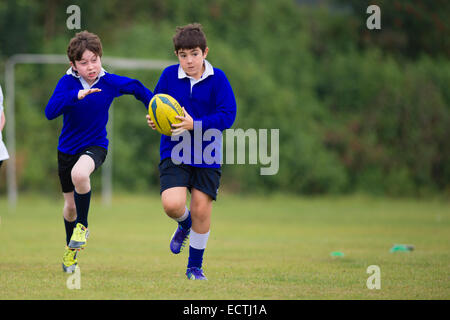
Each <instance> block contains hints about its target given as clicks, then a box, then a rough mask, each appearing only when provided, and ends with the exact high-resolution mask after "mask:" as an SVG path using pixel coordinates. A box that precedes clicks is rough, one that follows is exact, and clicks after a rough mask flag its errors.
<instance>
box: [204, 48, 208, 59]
mask: <svg viewBox="0 0 450 320" xmlns="http://www.w3.org/2000/svg"><path fill="white" fill-rule="evenodd" d="M208 52H209V48H208V47H206V48H205V52H203V59H206V56H207V55H208Z"/></svg>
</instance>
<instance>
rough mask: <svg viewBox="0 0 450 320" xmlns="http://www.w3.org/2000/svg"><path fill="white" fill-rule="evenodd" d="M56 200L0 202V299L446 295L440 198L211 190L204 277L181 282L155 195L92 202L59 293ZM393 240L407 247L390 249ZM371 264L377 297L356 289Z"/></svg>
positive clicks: (448, 208) (449, 261)
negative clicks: (77, 280)
mask: <svg viewBox="0 0 450 320" xmlns="http://www.w3.org/2000/svg"><path fill="white" fill-rule="evenodd" d="M61 198H62V197H61ZM61 198H57V199H54V200H52V199H48V198H47V199H39V198H37V197H32V196H26V197H21V198H19V203H18V206H17V209H16V210H15V211H11V210H10V209H8V207H7V205H6V199H5V198H4V197H3V198H2V199H1V200H0V219H1V221H0V242H1V243H2V246H1V248H0V299H154V300H169V299H187V300H190V299H220V300H222V299H231V300H241V299H275V300H278V299H282V300H298V299H449V298H450V278H449V277H450V272H449V271H450V205H449V203H448V202H445V201H437V200H436V201H431V200H429V201H416V200H392V199H385V198H369V197H362V196H352V197H340V198H331V197H326V198H294V197H287V196H273V197H237V196H231V195H222V196H221V197H220V199H219V201H218V202H217V203H215V204H214V209H213V218H212V228H211V235H210V238H209V242H208V247H207V251H206V255H205V262H204V269H205V273H206V275H207V277H208V278H209V280H208V281H188V280H186V279H185V275H184V272H185V267H186V262H187V256H188V255H187V253H188V250H186V249H185V250H184V251H183V252H182V253H181V254H179V255H173V254H171V253H170V252H169V247H168V246H169V238H170V236H171V235H172V233H173V231H174V229H175V226H176V225H175V223H174V222H173V220H170V219H169V218H167V217H166V216H165V214H164V213H163V211H162V209H161V204H160V200H159V197H157V196H156V195H151V196H120V195H117V196H115V197H114V199H113V203H112V206H110V207H105V206H103V205H102V204H101V201H100V199H99V198H93V200H92V202H91V203H92V204H91V211H90V215H89V227H90V232H91V236H90V238H89V242H88V246H87V248H86V249H85V250H84V251H82V252H81V253H80V255H79V265H80V270H81V289H80V290H69V289H68V288H67V286H66V281H67V278H68V276H69V275H67V274H64V273H63V272H62V270H61V258H62V254H63V248H64V240H65V234H64V226H63V221H62V213H61V208H62V199H61ZM395 243H407V244H413V245H415V250H414V251H412V252H396V253H390V252H389V249H390V248H391V247H392V245H393V244H395ZM333 251H340V252H343V253H344V254H345V256H344V257H341V258H336V257H331V256H330V253H331V252H333ZM370 265H377V266H379V267H380V270H381V289H379V290H377V289H373V290H369V289H368V288H367V286H366V281H367V278H368V277H369V276H370V274H367V272H366V270H367V267H368V266H370Z"/></svg>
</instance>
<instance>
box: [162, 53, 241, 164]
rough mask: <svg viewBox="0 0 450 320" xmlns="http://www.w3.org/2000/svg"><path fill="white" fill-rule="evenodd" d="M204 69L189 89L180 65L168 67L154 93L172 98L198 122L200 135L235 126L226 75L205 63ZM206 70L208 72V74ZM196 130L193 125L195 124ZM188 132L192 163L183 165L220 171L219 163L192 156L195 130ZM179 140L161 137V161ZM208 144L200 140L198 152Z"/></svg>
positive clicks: (187, 79) (231, 99)
mask: <svg viewBox="0 0 450 320" xmlns="http://www.w3.org/2000/svg"><path fill="white" fill-rule="evenodd" d="M205 66H206V70H205V73H204V74H203V76H202V79H200V80H197V81H194V80H192V81H193V82H192V86H191V79H190V78H189V77H187V76H186V74H185V73H184V71H183V69H182V68H181V66H180V65H179V64H176V65H172V66H169V67H167V68H166V69H165V70H164V71H163V73H162V74H161V77H160V78H159V81H158V84H157V85H156V87H155V90H154V94H157V93H165V94H168V95H170V96H172V97H173V98H175V99H176V100H177V101H178V103H179V104H180V105H181V106H182V107H184V108H185V109H186V111H187V112H188V113H189V114H190V115H191V117H192V118H193V120H194V121H201V127H202V131H203V133H204V132H205V131H206V130H208V129H212V128H214V129H218V130H220V131H223V130H225V129H228V128H230V127H231V126H232V125H233V123H234V120H235V118H236V99H235V97H234V93H233V89H232V88H231V85H230V83H229V81H228V79H227V77H226V76H225V73H224V72H223V71H222V70H220V69H218V68H213V67H212V66H211V65H210V64H209V62H208V61H206V60H205ZM208 70H210V72H207V71H208ZM195 127H196V124H194V128H195ZM197 127H198V126H197ZM188 132H189V134H190V138H191V160H190V161H189V163H186V164H189V165H191V166H195V167H210V168H219V167H220V163H213V164H207V163H205V161H204V160H205V159H203V157H201V155H198V154H194V151H195V150H194V130H191V131H188ZM181 141H182V139H180V141H172V140H171V137H169V136H165V135H161V142H160V158H161V160H163V159H165V158H170V157H171V153H172V149H173V147H174V146H175V145H176V144H178V143H180V142H181ZM211 143H212V142H211V141H203V143H202V148H201V152H202V153H203V151H204V150H205V147H207V146H208V145H209V144H211ZM221 143H222V142H221V141H218V142H217V146H218V147H217V149H218V151H219V152H221V148H222V145H221ZM197 151H199V150H197ZM199 156H200V157H201V158H200V160H201V163H196V161H195V160H194V157H196V158H197V162H200V161H199ZM219 158H220V155H219Z"/></svg>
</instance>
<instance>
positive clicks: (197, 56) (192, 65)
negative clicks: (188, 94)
mask: <svg viewBox="0 0 450 320" xmlns="http://www.w3.org/2000/svg"><path fill="white" fill-rule="evenodd" d="M208 50H209V49H208V47H207V48H206V49H205V52H202V49H200V48H199V47H197V48H194V49H180V50H178V52H175V54H176V55H177V57H178V61H179V62H180V65H181V67H182V68H183V70H184V72H186V74H187V75H188V76H190V77H193V78H194V79H199V78H200V77H201V76H202V74H203V71H204V70H205V69H204V65H203V60H205V59H206V56H207V55H208Z"/></svg>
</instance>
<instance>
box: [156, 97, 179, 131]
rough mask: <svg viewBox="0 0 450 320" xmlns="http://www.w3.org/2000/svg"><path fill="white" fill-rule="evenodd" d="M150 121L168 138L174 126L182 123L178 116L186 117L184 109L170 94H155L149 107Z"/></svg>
mask: <svg viewBox="0 0 450 320" xmlns="http://www.w3.org/2000/svg"><path fill="white" fill-rule="evenodd" d="M148 114H149V115H150V119H151V120H152V121H153V123H154V124H155V126H156V130H157V131H158V132H159V133H162V134H164V135H166V136H171V135H172V132H171V131H170V130H171V129H172V124H175V123H180V122H181V120H180V119H177V118H175V117H176V116H182V117H184V112H183V109H182V108H181V107H180V104H179V103H178V101H177V100H175V99H174V98H173V97H171V96H169V95H168V94H163V93H158V94H155V95H154V96H153V98H152V100H150V103H149V106H148Z"/></svg>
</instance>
